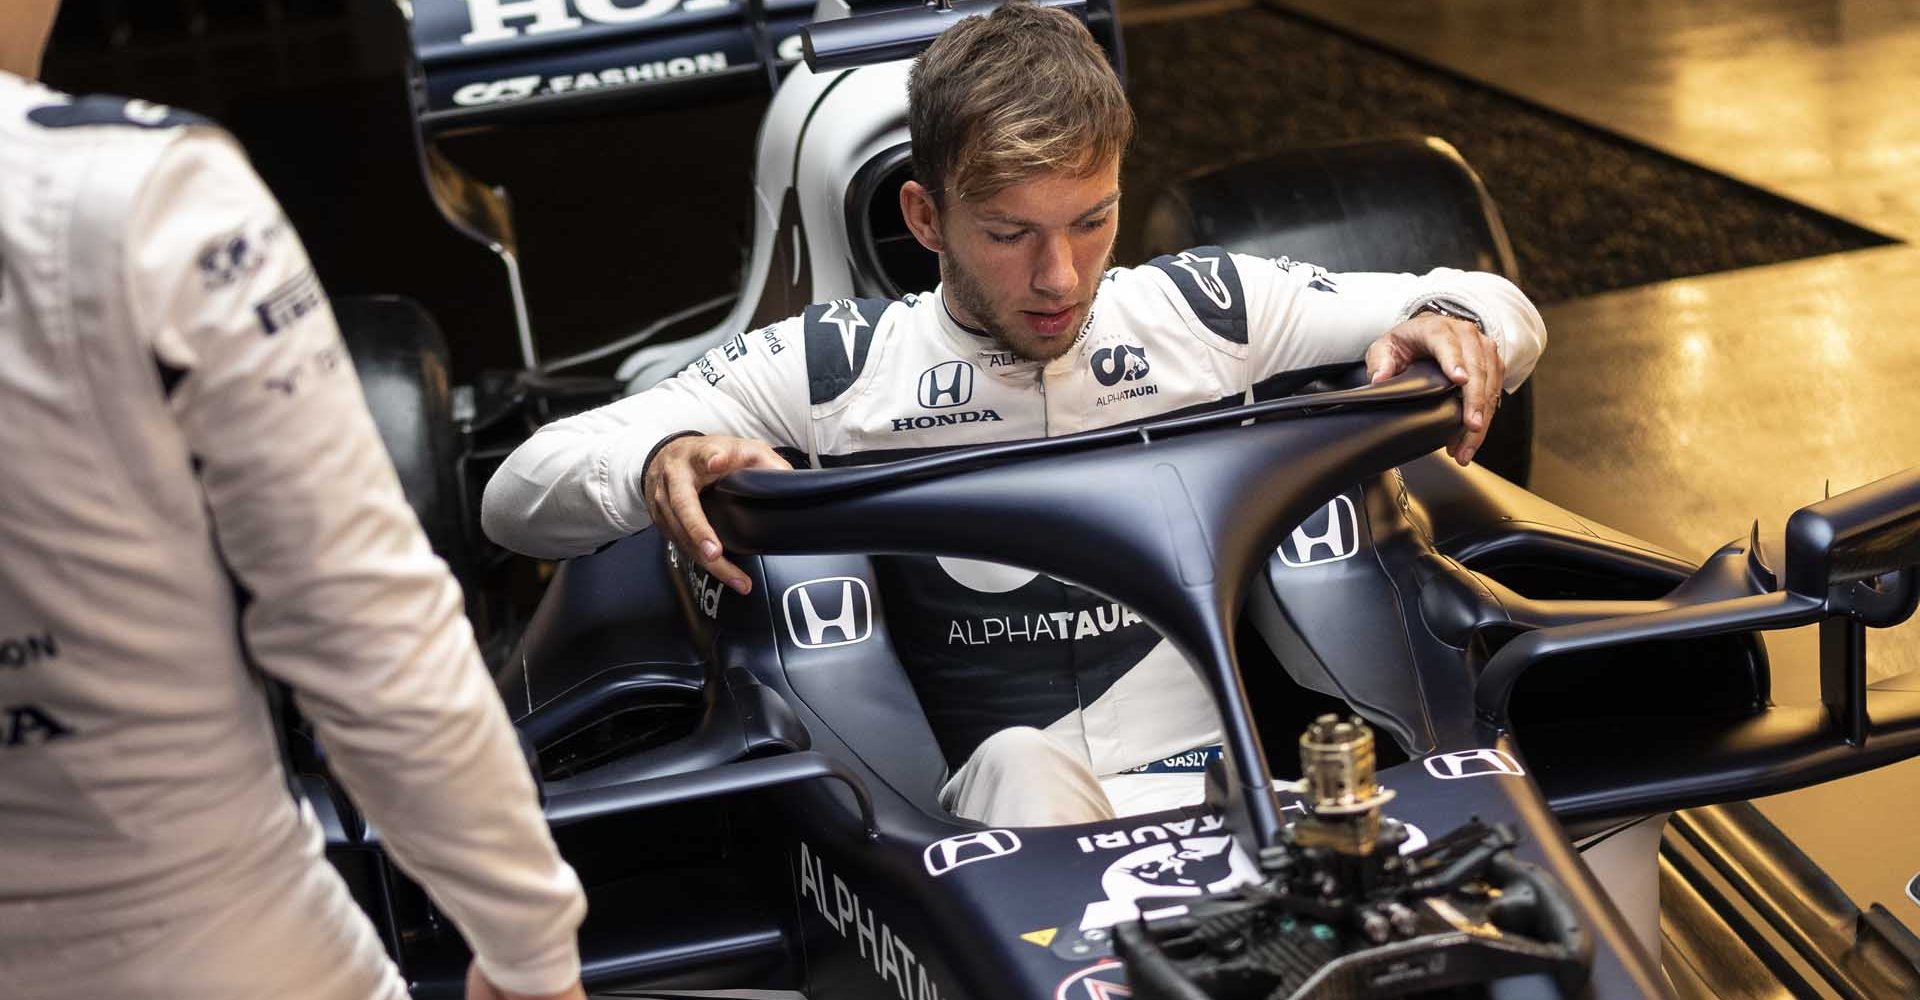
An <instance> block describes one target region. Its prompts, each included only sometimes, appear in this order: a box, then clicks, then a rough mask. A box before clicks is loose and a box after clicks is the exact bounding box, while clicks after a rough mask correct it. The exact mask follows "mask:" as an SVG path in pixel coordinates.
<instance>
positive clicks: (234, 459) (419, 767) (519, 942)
mask: <svg viewBox="0 0 1920 1000" xmlns="http://www.w3.org/2000/svg"><path fill="white" fill-rule="evenodd" d="M124 240H125V242H124V244H123V247H124V249H123V259H122V260H121V261H119V262H118V263H119V265H120V266H119V267H117V268H114V269H113V273H115V274H117V275H119V276H120V277H121V279H122V282H123V287H124V289H125V299H126V301H125V304H124V306H122V307H121V308H124V309H125V313H124V314H123V315H125V316H127V317H128V321H129V322H130V323H131V324H132V326H133V327H134V329H135V330H136V331H137V333H138V334H139V336H140V337H141V339H142V340H143V342H145V343H146V344H148V345H150V347H151V349H152V351H153V353H154V355H155V359H156V361H157V362H158V364H159V368H160V372H161V376H160V377H161V381H162V382H163V383H164V384H165V386H166V389H167V407H168V410H169V411H170V413H171V414H172V417H173V419H174V421H175V423H176V424H177V426H178V428H179V433H180V434H181V435H182V436H183V438H184V440H185V441H186V443H187V445H188V447H190V448H191V450H192V455H193V468H194V475H195V479H196V481H197V483H198V485H199V488H200V490H201V492H202V494H203V496H204V498H205V504H206V508H207V511H208V514H209V516H210V519H211V523H212V530H213V534H214V538H215V539H216V541H217V544H218V549H219V555H220V556H221V558H222V561H223V563H224V564H225V568H226V569H227V571H228V572H229V573H230V574H231V575H232V577H233V581H234V585H235V587H236V588H237V589H238V590H239V591H240V592H241V593H242V594H243V595H244V596H245V603H244V611H243V613H242V616H241V622H240V626H241V632H242V634H243V635H244V638H245V641H246V645H247V649H248V652H249V653H250V656H251V659H252V660H253V662H254V663H256V664H257V665H258V666H259V668H260V669H261V670H262V671H264V672H265V673H267V674H269V675H271V676H273V677H276V678H279V679H280V680H282V681H285V682H286V683H287V685H288V686H289V687H290V688H292V690H293V693H294V699H295V701H296V702H297V703H298V704H299V706H300V709H301V711H302V712H303V713H305V715H306V716H307V718H308V719H310V720H311V721H312V722H313V724H314V727H315V729H316V730H317V731H318V734H319V738H320V742H321V744H322V745H323V746H324V747H325V748H326V751H327V754H328V760H329V762H330V764H331V766H332V769H333V771H334V773H335V774H336V775H337V776H338V777H339V779H340V780H341V782H342V783H343V784H344V785H345V786H346V788H347V790H348V792H350V793H351V794H352V796H353V800H354V802H355V803H356V804H357V805H359V806H360V807H361V808H362V809H364V810H365V811H366V813H367V815H368V817H369V818H371V820H372V821H373V822H374V823H375V824H376V825H377V826H378V827H379V829H380V832H381V836H382V839H383V842H384V843H385V845H386V847H387V849H388V851H389V852H390V854H391V855H392V857H393V858H394V860H395V861H396V862H397V863H398V864H399V866H400V867H401V868H402V869H403V870H404V871H406V872H407V873H408V874H409V875H411V876H413V877H414V878H415V879H417V880H418V881H419V882H420V884H421V885H422V886H423V887H424V888H425V889H426V891H427V893H428V895H430V896H431V897H432V898H433V899H434V901H435V902H436V903H438V904H439V906H440V907H441V908H442V909H443V910H444V911H445V912H446V913H447V914H448V915H449V916H451V917H452V919H453V922H454V923H455V924H456V925H458V926H459V928H460V930H461V931H462V933H463V934H464V935H465V936H466V938H467V940H468V941H469V942H470V943H471V944H472V945H473V950H474V954H475V956H476V959H477V963H478V966H479V968H480V970H481V971H482V972H483V973H484V974H485V976H486V978H487V980H488V981H490V982H491V983H492V984H494V985H495V986H498V987H499V988H501V989H503V990H509V991H512V992H513V993H515V994H520V995H550V994H557V993H561V992H562V991H563V990H566V989H569V988H570V987H573V988H577V983H578V979H579V975H580V960H579V953H578V951H577V949H576V945H575V937H574V936H575V931H576V928H577V927H578V926H579V924H580V920H581V917H582V916H583V914H584V913H585V910H586V900H585V898H584V896H583V894H582V892H581V888H580V883H579V880H578V879H577V878H576V877H575V875H574V872H573V870H572V869H571V868H570V867H568V866H567V864H566V862H564V861H563V860H561V858H560V855H559V852H558V851H557V850H556V849H555V847H554V843H553V838H552V836H551V835H550V834H549V832H548V829H547V824H546V819H545V817H544V816H542V814H541V811H540V806H539V803H538V800H537V799H536V797H535V792H534V787H533V780H532V777H531V775H529V773H528V771H527V764H526V759H525V757H524V756H523V755H522V753H521V750H520V745H519V742H518V740H517V739H516V738H515V736H514V733H513V727H512V724H511V723H510V722H509V720H508V718H507V713H506V709H505V707H504V706H503V705H502V704H501V702H500V698H499V695H498V694H497V693H495V691H494V688H493V685H492V683H491V680H490V678H489V677H488V674H487V669H486V666H485V665H484V664H483V663H482V662H481V659H480V653H479V650H478V649H477V648H476V646H475V645H474V639H473V630H472V628H471V626H469V625H468V623H467V619H466V615H465V609H464V605H463V602H462V600H461V597H460V588H459V585H458V584H456V583H455V582H454V580H453V577H452V575H451V574H449V573H448V571H447V567H446V564H445V563H443V562H441V561H440V560H439V559H438V558H436V557H435V556H434V554H433V551H432V550H431V549H430V548H429V547H428V545H427V540H426V537H425V535H424V534H422V532H421V530H420V526H419V522H418V521H417V520H416V518H415V517H414V514H413V510H412V509H411V508H410V507H409V506H408V505H407V501H406V498H405V497H404V496H403V495H402V493H401V490H400V484H399V480H398V478H397V477H396V476H395V474H394V470H393V464H392V462H391V461H390V460H389V459H388V457H387V453H386V450H385V448H384V446H383V445H382V443H381V440H380V437H379V434H378V432H377V431H376V430H375V428H374V423H373V420H372V418H371V416H370V415H369V414H368V412H367V407H366V402H365V400H364V399H363V397H362V395H361V390H360V384H359V381H358V380H357V379H355V378H354V374H353V366H352V364H351V362H350V360H349V359H348V357H347V354H346V350H345V348H344V346H343V345H342V343H341V339H340V334H339V331H338V329H337V328H336V327H335V325H334V319H333V314H332V311H331V310H330V309H329V308H328V306H327V302H326V299H325V298H324V296H323V294H322V292H321V290H320V286H319V284H318V281H317V280H316V279H315V277H314V274H313V270H312V268H311V266H310V265H309V263H308V260H307V255H306V252H305V250H304V249H303V248H302V247H301V245H300V241H299V238H298V237H297V236H296V235H295V234H294V233H293V231H292V229H291V228H290V227H289V226H288V225H287V223H286V220H285V219H284V218H282V216H281V214H280V209H279V206H278V205H277V204H275V202H274V200H273V197H272V196H271V195H270V194H268V193H267V190H266V188H265V187H264V186H263V185H262V184H261V183H260V181H259V179H258V178H257V177H256V176H254V173H253V170H252V169H251V167H249V166H248V164H247V162H246V160H245V158H244V157H243V156H242V155H241V153H240V151H239V149H238V147H236V146H235V145H234V144H233V143H232V142H231V141H230V140H229V139H228V138H226V137H225V136H224V135H221V134H220V133H217V132H214V131H212V130H200V129H195V130H192V131H189V132H187V133H185V134H183V135H182V136H181V137H180V138H178V139H176V140H174V141H173V143H172V145H170V146H169V147H168V149H167V150H166V152H165V153H163V154H162V157H161V159H160V160H159V162H158V164H157V165H156V167H155V168H154V169H153V171H152V172H151V173H150V174H149V176H148V177H147V179H146V180H145V182H144V183H143V184H142V186H141V187H140V190H139V193H138V194H137V196H133V201H132V209H131V212H130V215H129V216H128V222H127V228H126V231H125V236H124ZM102 270H106V268H105V267H104V266H103V267H102ZM103 402H108V403H110V402H111V401H103ZM192 750H193V752H202V751H204V752H209V753H218V752H220V748H218V747H197V748H192ZM262 766H264V767H273V766H274V764H273V763H272V762H271V761H267V762H262ZM327 930H328V929H327V928H325V927H320V926H316V927H315V933H326V932H327ZM260 957H261V960H262V961H272V956H269V955H263V956H260Z"/></svg>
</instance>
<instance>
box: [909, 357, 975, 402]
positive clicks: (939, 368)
mask: <svg viewBox="0 0 1920 1000" xmlns="http://www.w3.org/2000/svg"><path fill="white" fill-rule="evenodd" d="M972 399H973V366H972V365H970V364H968V363H966V362H965V361H948V362H945V363H943V364H937V365H934V366H933V367H932V368H929V369H927V370H926V371H924V372H921V373H920V405H921V406H924V407H926V408H927V409H929V410H939V409H945V408H946V407H949V406H964V405H966V404H967V403H968V402H970V401H971V400H972Z"/></svg>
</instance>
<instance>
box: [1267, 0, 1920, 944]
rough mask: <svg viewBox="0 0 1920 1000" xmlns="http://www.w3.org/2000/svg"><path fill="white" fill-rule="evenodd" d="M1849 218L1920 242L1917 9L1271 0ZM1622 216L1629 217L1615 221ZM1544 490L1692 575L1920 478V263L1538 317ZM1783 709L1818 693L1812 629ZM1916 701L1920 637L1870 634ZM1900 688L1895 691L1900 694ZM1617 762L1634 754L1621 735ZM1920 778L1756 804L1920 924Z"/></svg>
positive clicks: (1808, 267) (1911, 255)
mask: <svg viewBox="0 0 1920 1000" xmlns="http://www.w3.org/2000/svg"><path fill="white" fill-rule="evenodd" d="M1269 2H1272V3H1274V4H1275V6H1278V7H1282V8H1285V9H1289V10H1294V11H1298V12H1302V13H1306V14H1308V15H1309V16H1312V17H1314V18H1317V19H1320V20H1322V21H1324V22H1326V23H1329V24H1333V25H1337V26H1339V27H1340V28H1342V29H1344V30H1348V31H1351V32H1354V33H1356V34H1360V35H1362V36H1365V37H1368V38H1370V39H1372V40H1375V41H1377V42H1379V43H1381V44H1383V45H1386V46H1387V47H1389V48H1392V49H1396V50H1399V51H1402V52H1404V53H1406V54H1410V55H1414V56H1416V57H1417V58H1420V59H1423V60H1426V61H1428V62H1431V63H1434V64H1437V65H1440V66H1442V67H1445V68H1447V69H1450V70H1452V71H1455V72H1457V73H1460V74H1462V75H1465V76H1468V77H1471V78H1475V79H1478V80H1480V81H1482V82H1485V83H1488V84H1491V85H1493V86H1495V87H1498V88H1500V89H1503V90H1505V91H1507V92H1509V93H1512V94H1514V95H1516V96H1519V97H1522V98H1525V99H1528V100H1532V101H1535V102H1537V103H1540V104H1542V105H1545V106H1547V107H1550V108H1552V109H1554V110H1558V111H1560V112H1562V113H1565V114H1568V115H1570V116H1573V117H1576V118H1580V119H1583V120H1585V121H1587V122H1589V123H1591V124H1595V125H1598V126H1600V127H1602V128H1606V129H1610V130H1612V131H1615V132H1617V133H1619V134H1623V135H1626V136H1628V137H1631V138H1634V139H1637V140H1639V141H1641V142H1644V143H1646V144H1648V145H1651V146H1653V147H1655V148H1658V149H1661V150H1664V151H1666V152H1669V153H1671V154H1673V155H1675V156H1679V157H1681V158H1683V159H1687V160H1691V161H1693V162H1695V163H1699V164H1701V165H1703V166H1707V167H1711V168H1713V169H1715V170H1719V171H1722V172H1724V173H1727V174H1730V175H1732V176H1734V177H1737V178H1740V179H1742V180H1745V181H1748V182H1750V183H1753V184H1756V185H1759V186H1761V187H1765V188H1767V189H1769V190H1772V191H1774V192H1776V193H1779V194H1782V195H1784V196H1786V197H1789V198H1792V199H1795V200H1798V201H1802V202H1804V203H1807V204H1810V205H1813V206H1815V207H1818V208H1821V209H1823V210H1825V211H1828V212H1831V213H1833V214H1835V215H1838V216H1841V217H1842V218H1845V219H1847V220H1849V221H1852V222H1855V223H1858V224H1860V225H1864V226H1867V227H1869V228H1873V229H1876V230H1878V231H1880V232H1883V233H1887V234H1889V235H1891V236H1894V237H1897V238H1900V239H1903V240H1920V107H1915V103H1916V102H1915V95H1920V3H1915V2H1909V0H1759V2H1747V0H1679V2H1661V3H1654V2H1612V3H1608V2H1601V0H1269ZM1623 224H1626V220H1623ZM1545 312H1546V317H1547V322H1548V326H1549V329H1550V330H1551V334H1552V344H1551V346H1550V348H1549V350H1548V352H1547V354H1546V357H1545V359H1544V360H1543V361H1542V363H1541V365H1540V368H1539V370H1538V373H1537V374H1536V375H1535V379H1536V385H1537V388H1538V392H1539V400H1540V411H1539V416H1538V420H1539V424H1538V438H1537V445H1536V454H1535V470H1536V471H1535V482H1534V488H1535V489H1536V490H1537V491H1538V492H1539V493H1541V494H1543V495H1545V496H1547V497H1549V498H1551V499H1553V500H1555V501H1556V502H1558V503H1560V504H1562V505H1564V506H1566V507H1569V508H1571V509H1573V510H1576V511H1578V512H1580V513H1583V514H1587V515H1589V516H1592V517H1595V518H1597V519H1599V520H1601V521H1604V522H1606V523H1608V524H1611V525H1613V526H1615V527H1618V528H1621V529H1623V530H1626V531H1630V532H1632V533H1634V534H1637V535H1640V536H1642V537H1645V538H1647V539H1649V540H1651V541H1655V542H1659V543H1661V544H1664V545H1666V546H1668V547H1670V548H1673V549H1675V550H1676V551H1679V552H1681V553H1683V554H1685V555H1688V556H1692V557H1699V556H1704V555H1706V554H1707V553H1708V552H1710V551H1712V550H1713V549H1714V548H1715V547H1717V546H1718V545H1720V544H1721V543H1723V542H1726V541H1730V540H1732V539H1734V538H1737V537H1740V536H1742V535H1744V534H1745V533H1746V531H1747V528H1748V526H1749V525H1750V524H1751V523H1752V522H1753V521H1754V520H1755V519H1758V520H1759V521H1760V522H1761V524H1762V526H1763V531H1765V532H1768V533H1778V532H1779V531H1780V529H1781V527H1782V525H1783V522H1784V520H1785V518H1786V516H1787V515H1788V514H1789V513H1791V512H1792V511H1793V510H1794V509H1796V508H1798V507H1800V506H1802V505H1804V504H1806V503H1809V502H1812V501H1814V500H1817V499H1819V498H1820V497H1821V496H1822V495H1823V494H1824V492H1825V491H1826V490H1827V489H1829V488H1831V489H1832V490H1834V491H1835V492H1838V491H1840V490H1844V489H1847V488H1849V487H1852V486H1856V485H1859V484H1861V483H1865V482H1868V481H1870V480H1873V479H1877V478H1879V477H1881V476H1885V475H1888V474H1890V473H1893V472H1896V471H1899V470H1901V469H1903V468H1907V467H1911V466H1917V465H1920V419H1916V417H1915V413H1914V403H1913V399H1914V393H1915V389H1916V387H1917V386H1920V248H1916V247H1914V246H1910V245H1896V246H1889V247H1884V248H1878V249H1872V250H1860V251H1855V252H1852V253H1845V254H1837V255H1832V256H1827V257H1819V258H1814V259H1809V260H1801V261H1794V262H1791V263H1785V264H1777V265H1773V266H1769V267H1761V268H1751V269H1747V270H1742V271H1732V272H1724V273H1721V274H1714V275H1707V276H1704V277H1698V278H1689V279H1683V280H1677V281H1668V282H1663V283H1660V284H1656V285H1650V286H1645V287H1641V288H1635V289H1627V290H1623V291H1618V292H1611V293H1607V294H1604V295H1598V296H1594V297H1591V298H1587V299H1582V300H1576V301H1572V302H1567V303H1562V304H1560V305H1557V306H1554V307H1552V308H1549V309H1547V310H1545ZM1768 646H1769V649H1770V651H1771V652H1772V653H1773V656H1774V659H1775V672H1774V694H1775V698H1776V700H1777V701H1781V702H1800V703H1807V702H1812V701H1815V700H1817V699H1818V681H1817V678H1816V676H1815V674H1814V670H1813V664H1814V643H1813V636H1812V635H1811V632H1810V630H1801V631H1799V632H1794V633H1786V634H1781V635H1776V636H1774V637H1772V638H1770V640H1769V643H1768ZM1869 652H1870V655H1869V671H1870V673H1871V675H1872V678H1873V679H1874V680H1875V681H1878V682H1881V683H1891V684H1900V685H1902V686H1912V685H1913V684H1915V683H1920V675H1915V676H1907V677H1898V678H1896V677H1895V675H1901V674H1907V673H1908V672H1911V671H1915V670H1920V624H1916V623H1913V622H1909V623H1908V624H1906V625H1904V626H1901V627H1899V628H1896V629H1892V630H1889V631H1887V632H1884V633H1874V634H1873V635H1872V638H1871V639H1870V640H1869ZM1889 678H1894V679H1892V680H1889ZM1623 743H1624V744H1627V745H1623V746H1622V747H1619V748H1615V749H1616V750H1617V751H1618V752H1620V753H1623V754H1630V753H1631V750H1632V748H1631V746H1630V743H1631V740H1630V738H1627V739H1624V740H1623ZM1916 792H1920V761H1909V762H1907V763H1906V764H1903V765H1899V766H1896V767H1891V768H1886V769H1883V770H1881V771H1877V772H1873V773H1869V774H1866V775H1861V776H1857V777H1854V778H1850V779H1846V780H1844V781H1838V782H1833V783H1830V784H1827V785H1821V786H1816V787H1814V788H1809V789H1805V790H1802V791H1799V792H1794V793H1791V794H1788V795H1782V796H1775V797H1773V798H1770V799H1766V800H1762V801H1761V802H1760V803H1759V805H1760V807H1761V809H1762V810H1763V811H1764V812H1765V813H1766V814H1767V816H1768V817H1769V818H1770V819H1772V820H1773V821H1774V822H1775V823H1777V824H1779V825H1780V826H1781V827H1782V828H1784V829H1786V830H1787V831H1788V832H1789V834H1790V835H1791V836H1793V837H1794V838H1795V840H1796V841H1797V842H1799V843H1800V844H1801V845H1802V846H1803V847H1804V848H1805V849H1807V850H1808V852H1809V853H1810V854H1811V855H1812V856H1813V857H1815V858H1816V859H1817V860H1818V861H1819V862H1820V863H1821V864H1822V865H1824V866H1826V868H1827V869H1828V871H1829V873H1830V874H1831V875H1832V876H1833V877H1834V878H1835V880H1836V881H1838V882H1839V883H1840V885H1841V886H1842V887H1843V888H1844V889H1845V890H1846V891H1847V892H1848V894H1849V895H1851V896H1852V897H1853V898H1854V899H1855V900H1856V901H1857V902H1858V903H1859V904H1860V905H1862V906H1865V905H1867V904H1868V903H1871V902H1878V903H1881V904H1883V905H1885V906H1887V907H1889V908H1893V909H1895V910H1896V912H1898V913H1899V915H1900V916H1901V917H1902V918H1903V919H1905V920H1906V921H1907V922H1908V923H1909V925H1913V924H1915V923H1920V903H1917V902H1916V901H1915V900H1913V899H1911V898H1909V897H1908V896H1907V895H1906V893H1905V892H1904V891H1903V890H1904V887H1905V885H1906V884H1907V881H1908V880H1909V879H1911V878H1913V877H1914V875H1915V873H1916V872H1920V848H1917V847H1914V846H1913V845H1914V843H1916V842H1915V841H1914V840H1913V838H1912V837H1911V836H1910V835H1905V836H1899V837H1896V838H1895V839H1894V840H1893V841H1892V842H1889V841H1887V839H1886V838H1887V837H1888V835H1889V832H1890V831H1911V830H1914V829H1920V794H1916Z"/></svg>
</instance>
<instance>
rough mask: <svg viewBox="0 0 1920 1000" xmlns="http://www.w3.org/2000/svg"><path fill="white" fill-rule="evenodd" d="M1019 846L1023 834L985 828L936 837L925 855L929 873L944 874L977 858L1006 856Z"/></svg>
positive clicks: (987, 858) (981, 859) (986, 859)
mask: <svg viewBox="0 0 1920 1000" xmlns="http://www.w3.org/2000/svg"><path fill="white" fill-rule="evenodd" d="M1019 849H1020V837H1019V835H1018V834H1016V833H1014V832H1013V831H1012V830H981V831H980V832H979V833H963V834H961V835H959V836H958V837H948V838H947V839H945V840H936V841H934V842H933V843H931V844H928V845H927V849H926V851H925V852H924V853H923V854H922V855H921V858H922V860H924V861H925V862H926V863H927V874H929V875H933V876H940V875H945V874H946V873H948V872H950V871H952V870H954V869H955V868H958V867H960V866H961V865H970V864H973V863H974V862H975V861H990V860H992V859H994V858H1004V857H1006V856H1007V855H1009V854H1012V853H1013V852H1015V851H1017V850H1019Z"/></svg>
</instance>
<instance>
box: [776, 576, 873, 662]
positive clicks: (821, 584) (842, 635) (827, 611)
mask: <svg viewBox="0 0 1920 1000" xmlns="http://www.w3.org/2000/svg"><path fill="white" fill-rule="evenodd" d="M780 603H781V605H782V606H783V607H784V609H785V610H786V614H787V635H788V636H789V637H791V638H792V639H793V644H794V645H796V646H799V647H800V648H802V649H826V648H828V647H832V646H851V645H853V644H854V643H856V642H865V641H867V637H868V636H870V635H872V634H873V599H872V598H870V597H869V596H868V595H867V582H866V581H865V580H861V579H858V578H856V577H851V576H830V577H827V578H825V579H823V580H808V581H807V582H805V583H796V584H794V585H793V586H791V587H788V588H787V592H786V594H785V595H784V596H783V597H782V598H781V601H780Z"/></svg>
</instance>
